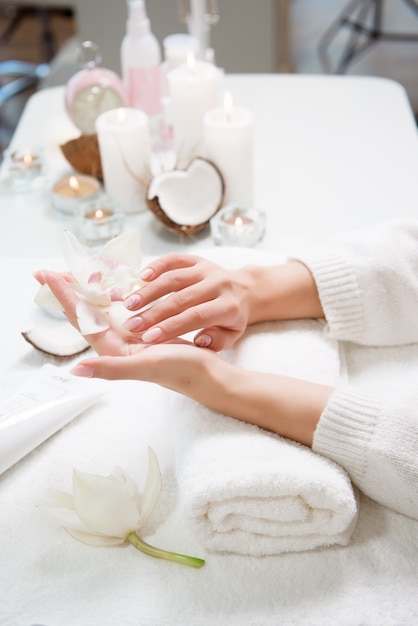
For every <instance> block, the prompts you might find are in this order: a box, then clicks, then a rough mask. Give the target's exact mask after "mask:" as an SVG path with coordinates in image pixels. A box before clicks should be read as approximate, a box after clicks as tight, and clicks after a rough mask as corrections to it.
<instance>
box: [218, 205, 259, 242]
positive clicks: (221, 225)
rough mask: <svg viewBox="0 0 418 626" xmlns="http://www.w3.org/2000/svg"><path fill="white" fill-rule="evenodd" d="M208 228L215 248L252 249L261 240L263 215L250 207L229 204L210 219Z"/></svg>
mask: <svg viewBox="0 0 418 626" xmlns="http://www.w3.org/2000/svg"><path fill="white" fill-rule="evenodd" d="M210 228H211V233H212V237H213V240H214V242H215V244H216V245H217V246H241V247H246V248H252V247H254V246H256V245H257V244H258V243H259V242H260V241H261V240H262V239H263V236H264V229H265V213H264V212H263V211H259V210H258V209H255V208H252V207H241V206H239V205H236V204H229V205H227V206H225V207H224V208H223V209H221V210H220V211H218V213H216V215H215V216H214V217H213V218H212V219H211V221H210Z"/></svg>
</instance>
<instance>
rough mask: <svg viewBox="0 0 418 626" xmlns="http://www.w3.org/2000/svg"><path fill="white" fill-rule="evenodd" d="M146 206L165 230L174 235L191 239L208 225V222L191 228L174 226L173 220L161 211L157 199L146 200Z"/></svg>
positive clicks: (179, 225) (181, 225)
mask: <svg viewBox="0 0 418 626" xmlns="http://www.w3.org/2000/svg"><path fill="white" fill-rule="evenodd" d="M147 205H148V207H149V208H150V209H151V211H152V212H153V213H154V215H155V217H156V218H157V219H158V220H159V221H160V222H161V223H162V224H163V225H164V226H165V227H166V228H167V230H169V231H170V232H172V233H174V234H176V235H186V236H187V237H193V235H196V233H198V232H200V231H201V230H203V229H204V228H206V227H207V226H208V225H209V221H207V222H205V223H204V224H194V225H193V226H190V225H184V224H176V222H173V220H171V219H170V218H169V217H168V215H167V214H166V213H164V211H163V210H162V209H161V207H160V204H159V202H158V198H148V199H147Z"/></svg>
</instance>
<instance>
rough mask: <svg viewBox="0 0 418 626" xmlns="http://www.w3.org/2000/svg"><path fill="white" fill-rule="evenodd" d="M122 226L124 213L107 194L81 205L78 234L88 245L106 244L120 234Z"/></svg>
mask: <svg viewBox="0 0 418 626" xmlns="http://www.w3.org/2000/svg"><path fill="white" fill-rule="evenodd" d="M122 227H123V214H122V213H121V212H120V211H118V210H117V209H116V207H115V205H114V203H113V202H112V200H111V199H110V198H109V197H108V196H107V195H106V194H101V195H99V196H98V197H97V198H96V199H94V200H92V201H91V202H87V203H86V204H84V205H83V206H82V207H80V213H79V219H78V234H79V236H80V239H81V240H82V241H83V242H84V243H85V244H87V245H88V246H96V245H103V244H105V243H106V242H107V241H110V239H113V237H117V236H118V235H120V234H121V232H122Z"/></svg>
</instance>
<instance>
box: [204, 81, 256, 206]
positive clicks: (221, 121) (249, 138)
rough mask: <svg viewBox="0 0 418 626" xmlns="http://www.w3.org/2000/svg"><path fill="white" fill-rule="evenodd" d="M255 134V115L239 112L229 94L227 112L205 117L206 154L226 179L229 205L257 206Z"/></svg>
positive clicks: (226, 103) (210, 113)
mask: <svg viewBox="0 0 418 626" xmlns="http://www.w3.org/2000/svg"><path fill="white" fill-rule="evenodd" d="M253 132H254V116H253V114H252V112H251V111H248V110H247V109H238V108H235V107H234V105H233V101H232V95H231V93H230V92H229V91H227V92H226V93H225V96H224V105H223V108H217V109H214V110H212V111H209V112H208V113H207V114H206V115H205V118H204V145H205V154H206V156H207V158H208V159H210V160H211V161H213V162H214V163H215V165H216V166H217V167H218V168H219V170H220V172H221V174H222V176H223V178H224V183H225V198H224V202H225V203H226V204H228V203H230V202H235V203H237V204H241V205H243V206H249V205H251V204H252V203H253V186H254V181H253V178H254V172H253V169H254V167H253V152H254V150H253Z"/></svg>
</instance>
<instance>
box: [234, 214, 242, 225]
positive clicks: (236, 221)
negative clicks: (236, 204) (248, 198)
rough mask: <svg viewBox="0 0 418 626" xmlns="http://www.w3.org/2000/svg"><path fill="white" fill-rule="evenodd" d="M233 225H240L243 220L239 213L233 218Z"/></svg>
mask: <svg viewBox="0 0 418 626" xmlns="http://www.w3.org/2000/svg"><path fill="white" fill-rule="evenodd" d="M234 223H235V226H242V225H243V223H244V221H243V219H242V217H240V216H239V215H237V217H236V218H235V222H234Z"/></svg>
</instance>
